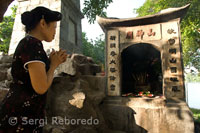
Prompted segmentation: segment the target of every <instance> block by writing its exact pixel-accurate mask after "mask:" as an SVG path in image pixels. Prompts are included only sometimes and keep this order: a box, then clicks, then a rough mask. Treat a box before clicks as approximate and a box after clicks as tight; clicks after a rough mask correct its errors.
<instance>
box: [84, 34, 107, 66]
mask: <svg viewBox="0 0 200 133" xmlns="http://www.w3.org/2000/svg"><path fill="white" fill-rule="evenodd" d="M102 36H103V35H101V36H100V37H99V38H96V39H95V40H90V41H89V40H88V38H87V36H86V33H85V32H83V33H82V43H83V54H84V55H85V56H89V57H92V58H93V60H94V61H95V63H97V64H105V61H104V58H105V57H104V50H105V40H103V39H102V38H103V37H102Z"/></svg>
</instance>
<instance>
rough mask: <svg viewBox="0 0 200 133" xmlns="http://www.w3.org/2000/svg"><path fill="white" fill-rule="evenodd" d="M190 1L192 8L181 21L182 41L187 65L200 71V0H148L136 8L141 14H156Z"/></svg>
mask: <svg viewBox="0 0 200 133" xmlns="http://www.w3.org/2000/svg"><path fill="white" fill-rule="evenodd" d="M188 3H190V4H191V5H190V8H189V10H188V12H187V14H186V16H185V17H184V19H183V20H182V22H181V41H182V44H183V60H184V65H185V66H193V67H195V68H196V69H197V70H198V71H200V33H199V31H198V29H200V17H199V16H200V0H146V2H145V3H144V5H143V6H142V7H140V8H138V9H137V10H136V13H138V14H139V16H145V15H150V14H155V13H157V12H159V11H161V10H162V9H166V8H172V7H181V6H184V5H186V4H188Z"/></svg>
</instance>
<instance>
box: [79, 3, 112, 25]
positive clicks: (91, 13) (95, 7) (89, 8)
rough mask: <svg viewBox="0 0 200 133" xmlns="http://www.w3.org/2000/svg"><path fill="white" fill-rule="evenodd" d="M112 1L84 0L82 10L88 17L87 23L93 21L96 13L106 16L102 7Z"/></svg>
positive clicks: (104, 7) (105, 6)
mask: <svg viewBox="0 0 200 133" xmlns="http://www.w3.org/2000/svg"><path fill="white" fill-rule="evenodd" d="M112 2H113V1H112V0H84V3H83V5H84V8H83V11H82V12H83V14H84V15H85V16H86V17H87V18H88V20H89V23H94V21H95V20H96V15H99V16H102V17H105V16H106V12H105V11H104V9H106V8H107V7H108V5H109V4H110V3H112Z"/></svg>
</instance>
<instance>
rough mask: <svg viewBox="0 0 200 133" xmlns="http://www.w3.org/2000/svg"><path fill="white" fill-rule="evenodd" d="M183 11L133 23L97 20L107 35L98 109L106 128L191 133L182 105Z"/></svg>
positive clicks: (191, 125)
mask: <svg viewBox="0 0 200 133" xmlns="http://www.w3.org/2000/svg"><path fill="white" fill-rule="evenodd" d="M188 8H189V5H186V6H184V7H180V8H172V9H170V10H163V11H162V12H160V13H157V14H155V15H149V16H145V17H138V18H127V19H116V18H102V17H98V18H97V20H98V23H99V25H100V26H101V28H102V29H103V31H104V32H105V34H106V37H105V38H106V78H107V79H106V81H107V84H106V86H107V87H106V94H107V98H106V99H105V100H104V103H103V105H102V109H103V112H104V118H105V119H106V121H107V124H108V126H109V127H110V128H111V129H113V130H121V131H126V132H136V133H139V132H150V133H165V132H170V133H192V132H194V123H193V118H192V114H191V111H190V110H189V108H188V106H187V104H186V102H185V87H184V73H183V70H184V69H183V61H182V46H181V39H180V22H181V19H182V18H183V16H184V14H186V12H187V10H188Z"/></svg>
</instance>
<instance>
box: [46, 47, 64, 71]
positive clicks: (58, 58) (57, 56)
mask: <svg viewBox="0 0 200 133" xmlns="http://www.w3.org/2000/svg"><path fill="white" fill-rule="evenodd" d="M49 59H50V63H51V64H50V65H51V66H52V67H55V68H57V67H58V66H59V65H60V64H62V63H63V62H65V61H66V59H67V52H66V50H62V49H60V50H59V51H55V50H54V49H53V50H52V52H51V53H50V56H49Z"/></svg>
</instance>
